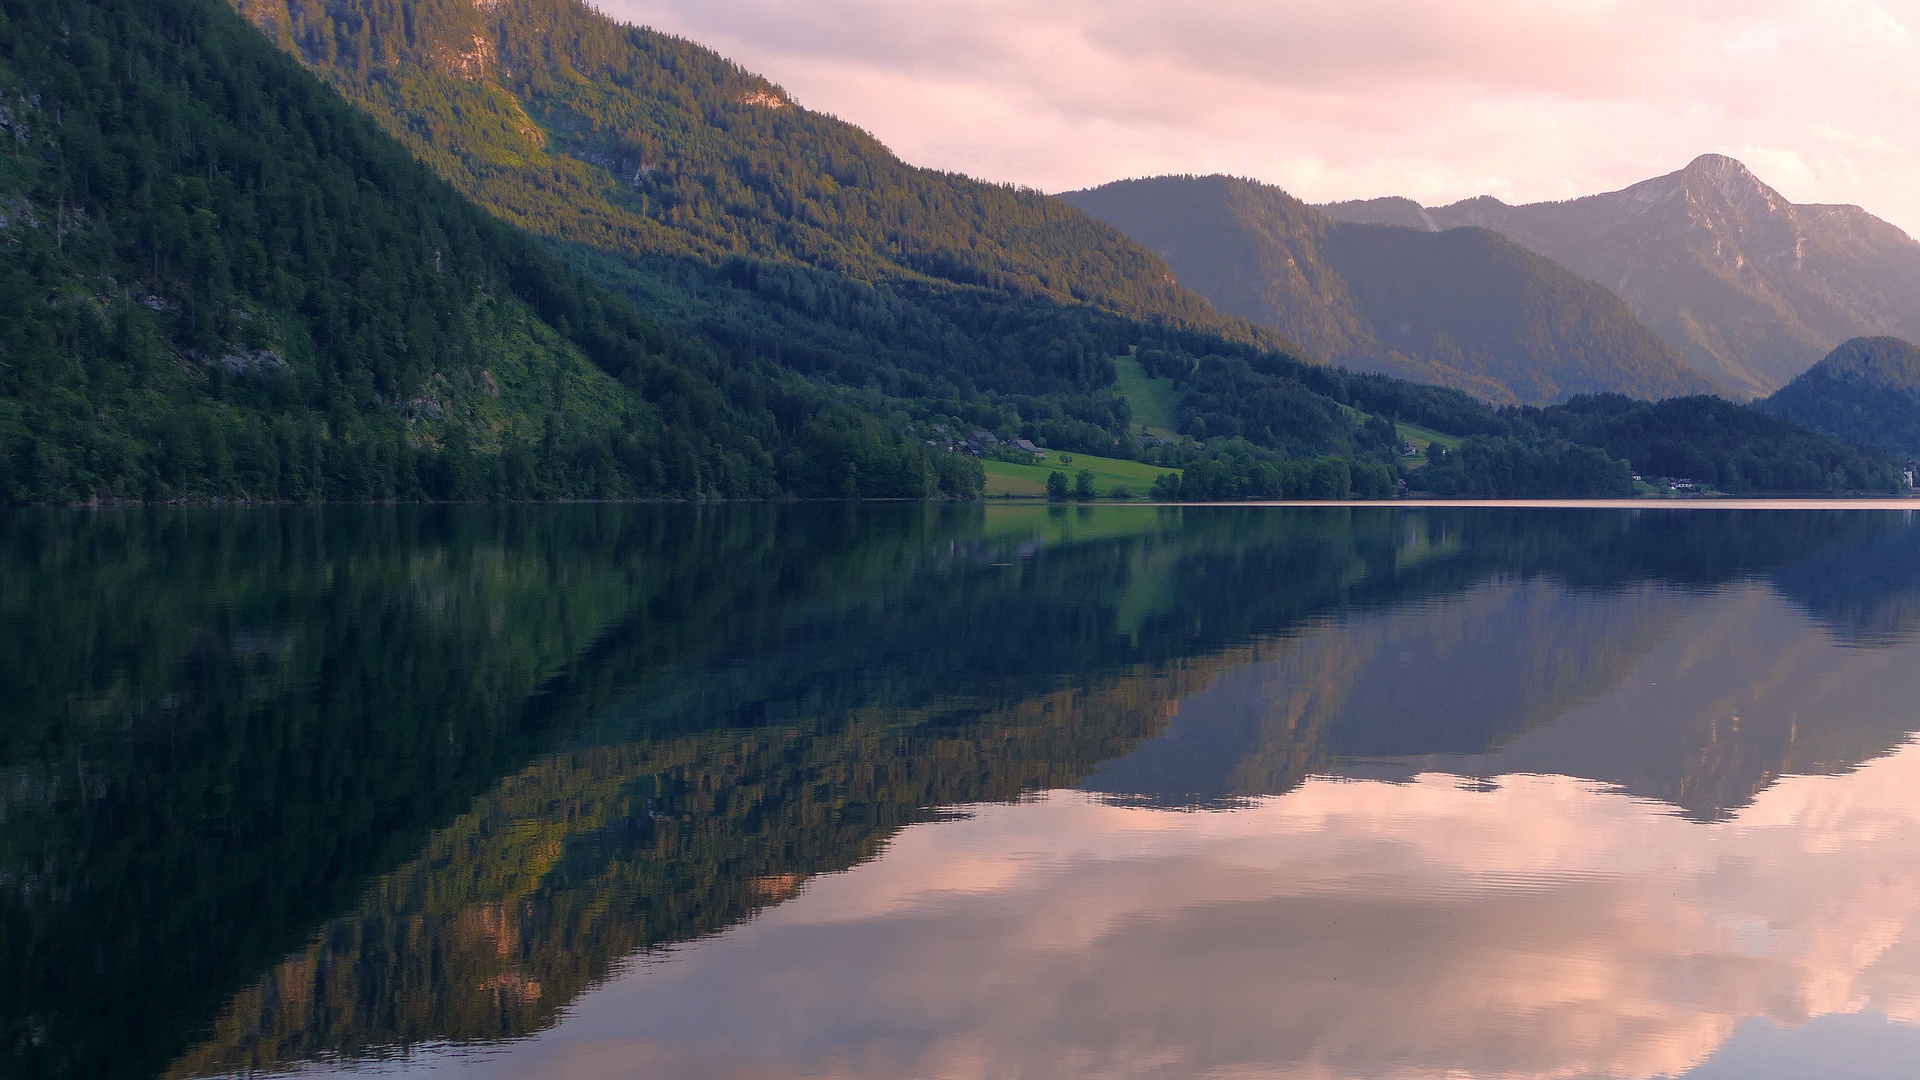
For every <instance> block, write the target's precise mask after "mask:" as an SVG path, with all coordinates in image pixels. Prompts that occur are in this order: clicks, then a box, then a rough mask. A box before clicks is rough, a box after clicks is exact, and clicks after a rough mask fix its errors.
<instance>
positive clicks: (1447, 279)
mask: <svg viewBox="0 0 1920 1080" xmlns="http://www.w3.org/2000/svg"><path fill="white" fill-rule="evenodd" d="M1061 198H1062V199H1064V200H1065V201H1067V202H1070V203H1072V204H1074V205H1076V206H1079V207H1081V208H1083V209H1085V210H1086V211H1088V212H1089V213H1091V214H1093V215H1094V216H1095V217H1098V218H1100V219H1102V220H1104V221H1107V222H1110V223H1111V224H1113V225H1114V226H1116V227H1118V228H1119V229H1121V230H1122V231H1124V232H1126V233H1127V235H1129V236H1131V237H1133V238H1134V239H1135V240H1138V241H1140V242H1141V243H1142V244H1144V245H1146V246H1147V247H1149V248H1152V249H1153V250H1154V251H1155V252H1157V253H1158V254H1159V255H1160V256H1161V257H1162V258H1164V259H1166V260H1167V262H1168V264H1169V265H1171V266H1172V267H1173V269H1174V271H1175V272H1176V273H1177V274H1178V275H1179V277H1180V279H1181V280H1182V281H1184V282H1186V283H1187V284H1188V285H1190V286H1192V287H1193V288H1195V289H1197V290H1199V292H1200V293H1201V294H1202V295H1204V296H1206V297H1207V298H1208V299H1209V300H1211V301H1213V303H1214V304H1215V305H1216V306H1218V307H1219V308H1220V310H1222V311H1224V312H1226V313H1228V314H1231V315H1239V316H1242V317H1244V318H1247V319H1251V320H1253V321H1255V322H1259V323H1262V324H1264V325H1266V326H1270V327H1273V328H1274V329H1277V330H1279V331H1281V332H1282V333H1284V334H1286V335H1287V336H1288V337H1289V338H1291V339H1293V340H1294V341H1297V342H1299V343H1300V344H1301V345H1302V346H1304V347H1305V348H1307V349H1308V350H1310V351H1312V352H1314V353H1317V354H1319V355H1321V356H1325V357H1327V358H1329V359H1331V360H1333V361H1334V362H1336V363H1340V364H1345V365H1347V366H1349V367H1353V368H1357V369H1360V370H1367V371H1382V372H1386V373H1388V374H1391V375H1396V376H1400V377H1402V378H1409V379H1415V380H1419V381H1422V382H1433V383H1439V384H1441V385H1444V386H1453V387H1457V388H1459V389H1462V390H1466V391H1468V392H1469V393H1472V394H1475V395H1477V396H1479V397H1481V398H1484V399H1486V400H1489V401H1494V402H1497V403H1503V404H1536V405H1539V404H1547V403H1550V402H1553V401H1558V400H1562V399H1565V398H1567V397H1571V396H1573V395H1575V394H1582V393H1602V392H1619V393H1625V394H1629V395H1632V396H1635V397H1642V398H1660V397H1672V396H1676V395H1681V394H1689V393H1700V392H1704V391H1708V390H1711V389H1714V384H1713V383H1712V382H1710V381H1709V380H1707V379H1705V378H1703V377H1701V376H1700V375H1698V374H1696V373H1695V372H1693V371H1691V370H1689V369H1688V368H1687V367H1686V365H1685V364H1683V363H1682V362H1681V361H1680V359H1679V357H1678V356H1676V355H1675V354H1674V353H1673V351H1672V350H1671V349H1670V348H1668V347H1667V345H1666V343H1665V342H1663V341H1661V340H1660V338H1659V336H1658V335H1656V334H1654V333H1653V332H1652V331H1651V330H1649V329H1647V327H1646V326H1645V325H1643V324H1642V323H1641V322H1640V320H1639V319H1638V318H1636V317H1635V316H1634V314H1633V313H1632V312H1631V311H1629V310H1628V309H1627V306H1626V305H1625V304H1623V303H1622V302H1621V301H1620V299H1619V298H1618V297H1616V296H1614V295H1613V294H1612V293H1610V292H1608V291H1607V289H1606V288H1605V287H1604V286H1602V285H1599V284H1597V283H1595V282H1592V281H1589V280H1586V279H1584V278H1581V277H1580V276H1578V275H1576V274H1573V273H1571V272H1569V271H1568V270H1566V269H1565V268H1563V267H1561V266H1559V265H1557V264H1556V263H1554V262H1553V261H1552V260H1551V259H1547V258H1543V257H1541V256H1539V255H1536V254H1534V253H1533V252H1531V251H1528V250H1527V249H1525V248H1523V247H1521V246H1520V245H1518V244H1515V243H1513V242H1512V241H1509V240H1507V239H1505V238H1503V237H1501V236H1499V235H1497V234H1495V233H1492V232H1488V231H1485V230H1480V229H1468V230H1457V231H1452V232H1447V233H1444V234H1441V235H1437V236H1436V235H1432V234H1429V233H1424V232H1416V231H1412V230H1408V229H1397V228H1382V227H1373V226H1366V225H1352V224H1345V223H1341V222H1337V221H1334V220H1333V219H1331V218H1329V217H1327V216H1326V215H1325V214H1322V213H1321V212H1320V211H1318V210H1315V209H1314V208H1313V207H1310V206H1308V205H1306V204H1305V203H1302V202H1301V201H1299V200H1298V199H1295V198H1293V197H1292V196H1290V195H1288V194H1287V193H1286V192H1284V191H1281V190H1279V189H1278V188H1274V187H1269V186H1267V185H1264V184H1259V183H1255V182H1253V181H1250V180H1240V179H1234V178H1231V177H1225V176H1206V177H1184V176H1163V177H1156V178H1153V179H1150V180H1126V181H1120V182H1118V183H1113V184H1107V185H1105V186H1103V187H1099V188H1094V189H1091V190H1088V191H1075V192H1069V193H1066V194H1064V195H1062V196H1061Z"/></svg>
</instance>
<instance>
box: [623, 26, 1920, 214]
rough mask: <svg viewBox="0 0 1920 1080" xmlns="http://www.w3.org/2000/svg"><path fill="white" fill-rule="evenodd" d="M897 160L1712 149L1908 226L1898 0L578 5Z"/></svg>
mask: <svg viewBox="0 0 1920 1080" xmlns="http://www.w3.org/2000/svg"><path fill="white" fill-rule="evenodd" d="M597 2H598V3H599V5H600V6H601V7H602V8H604V9H605V10H607V11H608V12H609V13H611V14H613V15H615V16H618V17H621V18H624V19H629V20H632V21H634V22H639V23H644V24H646V25H650V26H653V27H656V28H658V29H661V30H666V31H670V32H673V33H677V34H681V35H684V36H686V37H690V38H693V39H694V40H696V41H700V42H702V43H704V44H707V45H709V46H712V47H713V48H715V49H718V50H719V51H720V52H722V53H724V54H726V55H727V56H729V57H731V58H733V59H734V60H737V61H739V62H740V63H742V64H744V65H745V66H747V67H748V68H750V69H752V70H754V71H756V72H759V73H760V74H763V75H766V76H767V77H768V78H770V79H772V80H773V81H775V82H777V83H779V84H781V85H782V86H784V87H785V88H786V89H787V90H788V91H789V92H791V93H792V94H793V95H794V96H795V97H796V98H797V99H798V100H799V101H800V102H801V103H802V104H805V105H807V106H809V107H811V108H815V109H820V110H823V111H826V112H830V113H833V114H835V115H838V116H840V117H842V118H843V119H846V120H850V121H852V122H854V123H857V124H859V125H860V126H862V127H864V128H867V129H868V130H870V131H872V132H873V133H874V134H876V135H878V136H879V137H880V138H881V139H883V140H884V141H885V142H886V143H887V144H888V145H890V146H891V147H893V149H894V150H895V151H897V152H898V153H899V154H900V155H901V156H902V157H904V158H906V159H907V160H908V161H911V162H914V163H915V164H921V165H930V166H936V167H940V168H948V169H956V170H959V171H962V172H966V173H969V174H972V175H975V176H979V177H982V178H985V179H991V180H1000V181H1012V182H1016V183H1022V184H1028V185H1032V186H1035V187H1041V188H1045V189H1047V190H1049V191H1057V190H1064V189H1068V188H1075V187H1083V186H1088V185H1093V184H1098V183H1102V182H1105V181H1107V180H1113V179H1118V178H1121V177H1128V176H1144V175H1152V174H1156V173H1166V172H1196V173H1201V172H1230V173H1237V174H1241V175H1246V176H1252V177H1256V178H1258V179H1262V180H1267V181H1270V182H1272V183H1276V184H1279V185H1281V186H1283V187H1285V188H1287V189H1288V190H1290V191H1292V192H1294V193H1295V194H1297V195H1300V196H1302V197H1304V198H1307V199H1309V200H1313V201H1324V200H1331V199H1338V198H1360V197H1368V196H1375V195H1387V194H1401V195H1408V196H1412V197H1414V198H1417V199H1420V200H1421V201H1423V202H1427V203H1441V202H1447V201H1450V200H1453V199H1457V198H1464V197H1467V196H1472V195H1477V194H1485V193H1491V194H1494V195H1498V196H1501V197H1502V198H1506V199H1509V200H1534V199H1553V198H1565V197H1568V196H1574V195H1582V194H1587V193H1591V192H1595V191H1604V190H1611V189H1614V188H1618V187H1622V186H1625V185H1626V184H1629V183H1632V182H1634V181H1636V180H1641V179H1645V178H1646V177H1648V176H1653V175H1657V174H1659V173H1662V172H1668V171H1671V170H1673V169H1676V168H1679V167H1680V166H1682V165H1684V164H1686V163H1687V161H1688V160H1690V159H1691V158H1693V157H1694V156H1695V155H1697V154H1700V153H1704V152H1708V151H1715V152H1719V153H1726V154H1731V155H1733V156H1736V157H1738V158H1740V159H1742V160H1743V161H1745V162H1746V163H1747V164H1748V165H1749V166H1750V167H1752V168H1753V169H1754V171H1755V172H1757V173H1758V174H1759V175H1760V176H1761V178H1762V179H1764V180H1766V181H1767V182H1769V183H1771V184H1772V185H1774V186H1775V187H1777V188H1779V189H1780V190H1781V191H1782V192H1783V193H1784V194H1786V195H1787V196H1788V197H1789V198H1792V199H1794V200H1796V201H1800V202H1852V203H1858V204H1860V205H1862V206H1865V207H1867V208H1868V209H1869V210H1872V211H1873V212H1875V213H1877V214H1879V215H1881V216H1882V217H1885V218H1887V219H1888V220H1891V221H1893V222H1894V223H1895V224H1898V225H1900V226H1901V227H1903V228H1905V229H1906V230H1907V231H1908V232H1910V233H1916V234H1920V183H1915V179H1916V177H1920V80H1916V79H1914V78H1913V77H1912V73H1913V72H1915V71H1920V39H1917V37H1916V35H1920V0H1884V2H1879V3H1875V2H1872V0H1338V2H1333V0H943V2H940V3H932V2H927V0H597Z"/></svg>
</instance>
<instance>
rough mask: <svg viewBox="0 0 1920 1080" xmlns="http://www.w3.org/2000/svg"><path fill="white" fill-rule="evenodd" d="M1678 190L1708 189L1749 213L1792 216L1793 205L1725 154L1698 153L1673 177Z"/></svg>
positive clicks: (1700, 190)
mask: <svg viewBox="0 0 1920 1080" xmlns="http://www.w3.org/2000/svg"><path fill="white" fill-rule="evenodd" d="M1673 178H1674V179H1675V180H1677V181H1678V186H1679V187H1680V189H1681V190H1683V191H1687V192H1690V193H1696V194H1705V192H1706V191H1708V190H1711V191H1715V192H1718V193H1719V194H1720V196H1721V197H1722V198H1724V199H1726V200H1727V201H1728V202H1729V203H1732V204H1733V205H1734V206H1735V207H1737V208H1739V209H1740V210H1742V211H1743V212H1745V213H1748V214H1759V215H1764V216H1773V215H1785V216H1789V217H1790V216H1791V215H1792V212H1793V203H1791V202H1789V201H1788V200H1787V198H1786V197H1785V196H1783V195H1781V194H1780V193H1779V192H1777V191H1775V190H1773V189H1772V188H1770V187H1768V186H1767V185H1766V184H1765V183H1764V182H1762V181H1761V179H1760V178H1759V177H1757V176H1755V175H1753V172H1752V170H1750V169H1748V168H1747V167H1746V166H1745V165H1743V164H1741V163H1740V162H1739V161H1738V160H1736V159H1734V158H1730V157H1727V156H1726V155H1724V154H1701V155H1700V156H1699V157H1697V158H1694V159H1693V160H1692V161H1690V162H1688V163H1687V167H1686V168H1684V169H1681V170H1680V171H1679V172H1677V173H1675V174H1673Z"/></svg>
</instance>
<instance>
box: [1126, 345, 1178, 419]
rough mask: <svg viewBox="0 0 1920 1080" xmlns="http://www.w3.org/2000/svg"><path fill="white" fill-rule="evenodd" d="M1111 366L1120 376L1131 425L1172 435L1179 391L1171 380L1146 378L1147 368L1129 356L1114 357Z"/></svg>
mask: <svg viewBox="0 0 1920 1080" xmlns="http://www.w3.org/2000/svg"><path fill="white" fill-rule="evenodd" d="M1113 369H1114V371H1115V372H1116V373H1117V374H1118V375H1119V376H1120V396H1121V397H1123V398H1126V399H1127V408H1129V409H1131V410H1133V422H1134V424H1135V426H1137V427H1138V428H1139V429H1140V430H1142V431H1144V432H1146V433H1147V434H1149V435H1152V436H1154V437H1155V438H1159V439H1172V438H1175V437H1176V436H1175V435H1174V433H1173V413H1174V407H1175V405H1176V404H1177V398H1178V397H1179V395H1178V393H1177V392H1176V391H1175V390H1174V388H1173V380H1172V379H1150V378H1148V377H1147V369H1146V368H1143V367H1141V366H1140V361H1138V360H1135V359H1134V358H1133V357H1131V356H1121V357H1116V358H1114V361H1113Z"/></svg>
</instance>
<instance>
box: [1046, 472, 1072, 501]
mask: <svg viewBox="0 0 1920 1080" xmlns="http://www.w3.org/2000/svg"><path fill="white" fill-rule="evenodd" d="M1066 497H1067V474H1066V473H1063V472H1061V471H1059V470H1058V469H1056V470H1054V471H1053V472H1050V473H1048V474H1047V498H1049V499H1064V498H1066Z"/></svg>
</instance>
